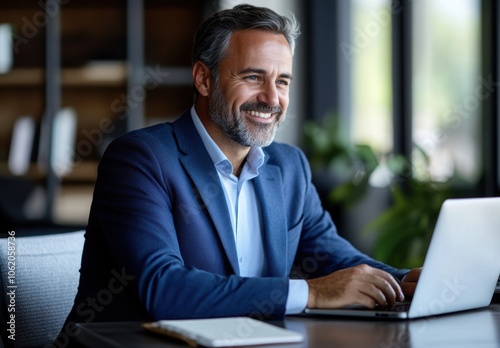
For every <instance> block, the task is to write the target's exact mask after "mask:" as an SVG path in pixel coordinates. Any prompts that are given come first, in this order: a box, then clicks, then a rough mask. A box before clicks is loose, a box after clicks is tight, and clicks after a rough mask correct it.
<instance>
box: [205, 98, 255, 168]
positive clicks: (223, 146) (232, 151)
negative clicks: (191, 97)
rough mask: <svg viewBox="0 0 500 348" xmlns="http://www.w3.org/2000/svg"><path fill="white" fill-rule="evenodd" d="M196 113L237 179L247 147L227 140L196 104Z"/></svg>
mask: <svg viewBox="0 0 500 348" xmlns="http://www.w3.org/2000/svg"><path fill="white" fill-rule="evenodd" d="M195 109H196V113H197V114H198V117H199V118H200V121H201V123H203V126H204V127H205V129H206V130H207V133H208V135H210V137H211V138H212V139H213V141H214V142H215V143H216V144H217V146H218V147H219V149H220V150H221V151H222V152H223V153H224V155H226V157H227V159H228V160H229V162H231V165H232V166H233V174H234V175H235V176H237V177H239V176H240V174H241V170H242V169H243V165H244V164H245V159H246V157H247V155H248V152H249V151H250V147H249V146H243V145H241V144H238V143H237V142H235V141H234V140H232V139H231V138H229V137H228V136H227V135H226V134H225V133H224V132H223V131H222V130H221V129H220V128H219V126H217V125H216V124H214V123H213V122H212V121H211V120H210V118H209V117H208V112H205V110H206V109H204V108H203V107H200V106H199V105H198V104H197V105H195Z"/></svg>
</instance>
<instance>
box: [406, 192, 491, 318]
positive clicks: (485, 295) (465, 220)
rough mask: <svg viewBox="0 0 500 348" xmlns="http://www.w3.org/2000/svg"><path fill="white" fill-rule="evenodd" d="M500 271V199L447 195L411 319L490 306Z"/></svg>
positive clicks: (419, 283) (413, 304)
mask: <svg viewBox="0 0 500 348" xmlns="http://www.w3.org/2000/svg"><path fill="white" fill-rule="evenodd" d="M499 274H500V198H499V197H495V198H468V199H449V200H446V201H445V202H444V204H443V206H442V208H441V211H440V213H439V218H438V221H437V223H436V226H435V228H434V233H433V236H432V240H431V243H430V246H429V249H428V251H427V255H426V258H425V262H424V267H423V270H422V274H421V276H420V279H419V281H418V284H417V289H416V291H415V296H414V298H413V300H412V304H411V307H410V311H409V315H408V316H409V317H410V318H417V317H422V316H428V315H435V314H442V313H449V312H456V311H461V310H466V309H472V308H478V307H483V306H487V305H489V303H490V301H491V298H492V296H493V293H494V290H495V287H496V283H497V280H498V275H499Z"/></svg>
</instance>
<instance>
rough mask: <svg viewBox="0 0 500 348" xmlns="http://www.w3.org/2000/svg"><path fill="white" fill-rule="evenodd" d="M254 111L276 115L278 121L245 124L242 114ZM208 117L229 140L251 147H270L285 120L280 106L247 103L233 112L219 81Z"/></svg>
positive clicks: (212, 97)
mask: <svg viewBox="0 0 500 348" xmlns="http://www.w3.org/2000/svg"><path fill="white" fill-rule="evenodd" d="M252 110H253V111H258V112H263V113H273V114H276V115H275V117H276V121H275V122H273V123H260V122H254V121H252V120H250V119H246V123H245V119H244V117H243V116H242V115H241V113H242V112H243V111H252ZM208 115H209V117H210V119H211V120H212V122H214V123H215V124H217V125H218V126H219V127H220V128H221V129H222V131H223V132H224V133H225V134H226V135H227V136H228V137H229V138H231V139H232V140H234V141H235V142H237V143H238V144H240V145H243V146H250V147H264V146H268V145H270V144H271V143H272V142H273V140H274V136H275V135H276V130H277V129H278V127H279V125H280V124H281V123H282V122H283V120H284V118H285V117H284V114H283V111H282V109H281V107H280V106H274V107H271V106H268V105H267V104H265V103H253V102H246V103H243V104H242V105H241V106H240V109H239V110H233V111H231V110H230V108H229V106H228V102H227V99H226V96H225V95H224V93H223V92H222V89H221V88H220V86H219V83H218V81H214V88H213V89H212V92H211V94H210V99H209V105H208Z"/></svg>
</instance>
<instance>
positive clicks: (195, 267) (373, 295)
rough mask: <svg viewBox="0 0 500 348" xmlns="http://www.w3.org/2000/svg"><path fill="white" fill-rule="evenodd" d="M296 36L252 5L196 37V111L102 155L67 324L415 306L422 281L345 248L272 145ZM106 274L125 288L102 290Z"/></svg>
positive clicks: (298, 162) (307, 175)
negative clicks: (408, 298)
mask: <svg viewBox="0 0 500 348" xmlns="http://www.w3.org/2000/svg"><path fill="white" fill-rule="evenodd" d="M298 34H299V28H298V24H297V22H296V20H295V18H294V17H293V16H288V17H285V16H280V15H278V14H276V13H275V12H273V11H271V10H269V9H266V8H258V7H253V6H249V5H241V6H237V7H235V8H233V9H230V10H225V11H221V12H218V13H216V14H214V15H213V16H211V17H210V18H208V19H207V20H206V21H205V22H204V23H203V24H202V25H201V26H200V28H199V30H198V32H197V34H196V37H195V42H194V50H193V68H192V75H193V85H194V88H195V99H194V100H195V101H194V105H193V107H192V108H190V109H189V110H187V111H186V112H185V113H184V114H183V115H181V116H180V117H179V118H178V119H177V120H176V121H174V122H172V123H165V124H160V125H156V126H152V127H149V128H144V129H141V130H137V131H133V132H130V133H128V134H126V135H125V136H123V137H121V138H119V139H117V140H115V141H114V142H113V143H112V144H111V145H110V146H109V147H108V149H107V150H106V153H105V155H104V156H103V159H102V161H101V163H100V166H99V173H98V179H97V183H96V187H95V192H94V199H93V203H92V209H91V213H90V218H89V224H88V227H87V233H86V242H85V248H84V253H83V258H82V267H81V278H80V287H79V289H78V294H77V296H76V299H75V305H74V308H73V310H72V311H71V313H70V315H69V317H68V321H67V324H71V323H72V322H89V321H117V320H158V319H172V318H203V317H221V316H241V315H244V316H256V317H259V318H282V317H283V316H284V315H285V314H290V313H298V312H301V311H302V310H303V309H304V308H305V307H306V306H309V307H341V306H345V305H350V304H363V305H365V306H368V307H374V306H375V305H377V304H380V305H385V304H390V303H393V302H395V301H397V300H402V299H403V297H404V295H405V294H407V295H408V294H409V295H411V294H412V292H413V289H414V287H415V281H416V278H417V277H418V270H414V271H410V273H409V275H407V274H408V271H407V270H397V269H394V268H392V267H390V266H388V265H385V264H382V263H380V262H377V261H375V260H373V259H371V258H370V257H368V256H366V255H364V254H362V253H360V252H359V251H358V250H357V249H355V248H354V247H353V246H352V245H351V244H350V243H348V242H347V241H346V240H344V239H342V238H341V237H340V236H339V235H338V234H337V231H336V228H335V225H334V223H333V222H332V220H331V218H330V215H329V214H328V213H327V212H326V211H325V210H324V209H323V208H322V206H321V202H320V200H319V198H318V194H317V192H316V189H315V188H314V186H313V184H312V183H311V172H310V168H309V166H308V164H307V161H306V158H305V156H304V154H303V153H302V152H301V151H300V150H299V149H297V148H295V147H293V146H290V145H285V144H279V143H276V142H273V139H274V135H275V133H276V129H277V128H278V126H279V125H280V123H281V122H283V120H284V118H285V116H286V111H287V107H288V102H289V88H290V84H291V83H292V80H293V75H292V74H293V71H292V56H293V52H294V48H295V39H296V37H297V36H298ZM165 97H166V98H168V96H165ZM116 274H120V275H121V279H126V285H125V284H123V283H121V284H119V285H120V287H117V286H112V283H111V281H112V280H113V279H115V280H116ZM405 276H406V277H405ZM404 277H405V279H404V280H403V278H404ZM399 281H403V282H402V285H400V283H399ZM115 283H116V282H115ZM115 283H113V284H114V285H116V284H115ZM65 327H70V326H65ZM63 332H64V329H63Z"/></svg>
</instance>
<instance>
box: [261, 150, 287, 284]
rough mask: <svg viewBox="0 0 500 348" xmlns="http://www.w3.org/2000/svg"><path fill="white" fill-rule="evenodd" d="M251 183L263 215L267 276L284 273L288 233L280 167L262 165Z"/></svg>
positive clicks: (276, 275)
mask: <svg viewBox="0 0 500 348" xmlns="http://www.w3.org/2000/svg"><path fill="white" fill-rule="evenodd" d="M266 156H268V155H267V154H266ZM267 159H268V158H267V157H266V160H267ZM254 187H255V190H256V193H257V196H258V197H259V201H260V204H261V209H262V217H263V219H264V231H263V233H264V236H263V237H264V238H263V240H264V248H265V251H266V256H267V263H268V270H269V276H273V277H287V276H288V274H287V270H286V268H287V266H286V265H287V255H288V235H287V228H286V218H285V211H284V208H283V207H284V202H283V191H282V189H283V187H282V181H281V170H280V168H279V167H278V166H275V165H270V164H265V165H263V166H262V167H261V168H260V169H259V176H257V177H256V178H255V185H254Z"/></svg>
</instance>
